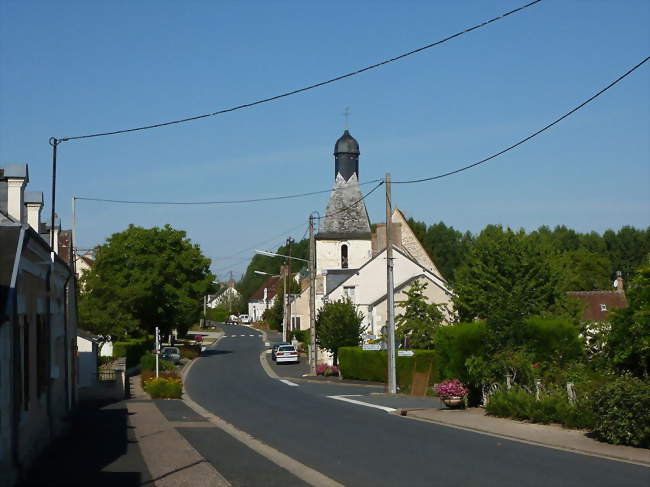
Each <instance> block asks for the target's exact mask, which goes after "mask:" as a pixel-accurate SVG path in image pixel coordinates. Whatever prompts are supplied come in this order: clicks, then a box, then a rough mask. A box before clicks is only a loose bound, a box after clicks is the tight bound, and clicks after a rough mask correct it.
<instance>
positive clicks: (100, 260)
mask: <svg viewBox="0 0 650 487" xmlns="http://www.w3.org/2000/svg"><path fill="white" fill-rule="evenodd" d="M209 266H210V259H207V258H206V257H204V256H203V254H202V253H201V250H200V249H199V246H198V245H196V244H192V242H191V241H190V240H189V239H188V238H186V234H185V232H184V231H180V230H175V229H173V228H172V227H171V226H169V225H165V226H164V227H163V228H159V227H154V228H142V227H137V226H134V225H130V226H129V227H128V228H127V229H126V230H125V231H123V232H119V233H115V234H113V235H111V236H110V237H109V238H108V239H107V241H106V243H105V244H104V245H101V246H99V247H98V248H97V254H96V260H95V265H94V266H93V268H92V269H91V270H90V271H89V272H87V273H86V274H85V275H84V279H83V286H82V289H83V291H82V293H81V296H80V308H81V309H87V310H89V311H88V313H86V312H84V313H82V322H81V325H82V326H85V322H84V319H88V320H89V321H88V323H91V322H92V320H93V319H92V314H91V313H90V309H92V308H93V307H95V306H98V307H99V309H104V310H107V312H108V313H111V312H112V311H111V310H113V309H115V308H117V309H119V310H120V312H119V313H118V314H116V316H115V320H119V319H120V317H121V316H130V317H132V319H134V320H136V321H137V323H138V324H139V326H140V328H141V329H143V330H144V331H147V332H151V331H152V330H153V329H154V327H156V326H159V327H160V328H161V330H162V331H163V333H169V332H170V331H171V330H172V329H173V328H177V329H179V331H181V333H184V332H185V331H186V330H187V328H188V327H189V326H190V325H191V324H193V323H195V322H197V321H198V319H199V317H200V316H201V312H202V300H203V296H204V295H206V294H208V293H209V292H211V291H214V288H213V286H212V284H211V283H212V281H213V279H214V276H213V275H212V274H211V273H210V271H209Z"/></svg>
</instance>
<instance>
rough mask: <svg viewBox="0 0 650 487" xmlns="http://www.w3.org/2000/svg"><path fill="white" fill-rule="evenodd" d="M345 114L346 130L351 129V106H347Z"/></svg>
mask: <svg viewBox="0 0 650 487" xmlns="http://www.w3.org/2000/svg"><path fill="white" fill-rule="evenodd" d="M343 116H344V117H345V130H350V123H349V118H350V107H345V111H344V112H343Z"/></svg>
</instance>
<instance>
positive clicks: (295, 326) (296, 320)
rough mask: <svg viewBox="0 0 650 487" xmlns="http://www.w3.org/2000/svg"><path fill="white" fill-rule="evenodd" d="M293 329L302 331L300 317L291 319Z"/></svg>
mask: <svg viewBox="0 0 650 487" xmlns="http://www.w3.org/2000/svg"><path fill="white" fill-rule="evenodd" d="M291 329H292V330H300V316H292V317H291Z"/></svg>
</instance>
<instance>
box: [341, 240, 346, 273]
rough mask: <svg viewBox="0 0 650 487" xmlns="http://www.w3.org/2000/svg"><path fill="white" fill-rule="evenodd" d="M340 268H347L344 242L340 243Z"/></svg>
mask: <svg viewBox="0 0 650 487" xmlns="http://www.w3.org/2000/svg"><path fill="white" fill-rule="evenodd" d="M341 268H342V269H347V268H348V246H347V245H345V244H344V245H341Z"/></svg>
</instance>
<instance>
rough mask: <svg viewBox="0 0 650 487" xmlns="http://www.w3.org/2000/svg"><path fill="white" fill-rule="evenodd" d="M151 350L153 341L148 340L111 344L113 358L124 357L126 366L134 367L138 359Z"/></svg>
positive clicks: (136, 339) (135, 339)
mask: <svg viewBox="0 0 650 487" xmlns="http://www.w3.org/2000/svg"><path fill="white" fill-rule="evenodd" d="M152 349H153V341H152V339H151V338H150V337H149V338H132V339H130V340H125V341H119V342H114V343H113V357H116V358H117V357H126V366H127V367H135V366H136V365H137V364H138V362H140V357H142V356H143V355H144V354H145V353H147V352H149V351H151V350H152Z"/></svg>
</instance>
